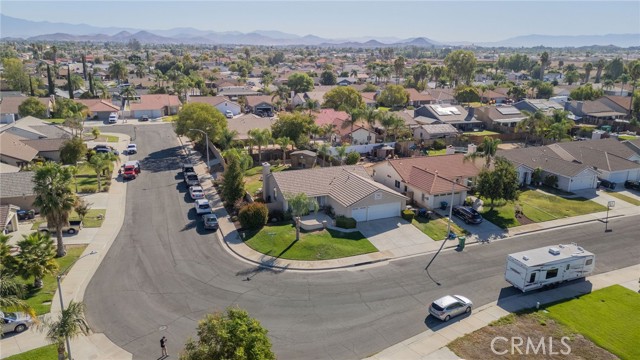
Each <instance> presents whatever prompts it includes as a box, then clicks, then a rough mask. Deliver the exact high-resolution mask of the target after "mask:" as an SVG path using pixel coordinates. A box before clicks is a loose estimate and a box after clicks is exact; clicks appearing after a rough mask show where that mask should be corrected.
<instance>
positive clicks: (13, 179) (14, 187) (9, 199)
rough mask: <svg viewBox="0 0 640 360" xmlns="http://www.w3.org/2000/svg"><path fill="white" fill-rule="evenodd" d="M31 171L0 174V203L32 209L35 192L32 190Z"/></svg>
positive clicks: (32, 173) (32, 174)
mask: <svg viewBox="0 0 640 360" xmlns="http://www.w3.org/2000/svg"><path fill="white" fill-rule="evenodd" d="M34 174H35V173H34V172H33V171H20V172H17V173H8V174H2V176H0V205H14V206H17V207H19V208H20V209H33V202H34V201H35V199H36V194H35V193H34V191H33V187H34V186H35V184H34V182H33V176H34Z"/></svg>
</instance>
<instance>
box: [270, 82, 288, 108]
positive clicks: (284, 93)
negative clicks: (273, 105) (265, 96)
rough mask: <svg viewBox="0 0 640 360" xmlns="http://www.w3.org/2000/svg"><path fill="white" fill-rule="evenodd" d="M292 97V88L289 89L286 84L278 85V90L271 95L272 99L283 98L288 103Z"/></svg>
mask: <svg viewBox="0 0 640 360" xmlns="http://www.w3.org/2000/svg"><path fill="white" fill-rule="evenodd" d="M290 97H291V89H289V87H288V86H286V85H278V87H277V88H276V91H274V93H273V96H272V97H271V101H273V100H274V99H275V98H278V99H280V100H282V102H283V103H284V104H285V106H286V105H288V104H289V99H290Z"/></svg>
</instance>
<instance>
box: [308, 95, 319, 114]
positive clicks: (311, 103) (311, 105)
mask: <svg viewBox="0 0 640 360" xmlns="http://www.w3.org/2000/svg"><path fill="white" fill-rule="evenodd" d="M304 107H305V108H306V109H308V110H309V115H311V112H312V111H316V110H317V109H318V108H320V102H319V101H318V100H314V99H312V98H308V99H306V100H305V101H304Z"/></svg>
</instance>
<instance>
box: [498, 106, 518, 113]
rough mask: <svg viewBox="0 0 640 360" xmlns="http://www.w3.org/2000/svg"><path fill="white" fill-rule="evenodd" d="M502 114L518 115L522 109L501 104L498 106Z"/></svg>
mask: <svg viewBox="0 0 640 360" xmlns="http://www.w3.org/2000/svg"><path fill="white" fill-rule="evenodd" d="M497 109H498V111H499V112H500V114H502V115H518V114H520V110H518V109H516V108H514V107H513V106H501V107H499V108H497Z"/></svg>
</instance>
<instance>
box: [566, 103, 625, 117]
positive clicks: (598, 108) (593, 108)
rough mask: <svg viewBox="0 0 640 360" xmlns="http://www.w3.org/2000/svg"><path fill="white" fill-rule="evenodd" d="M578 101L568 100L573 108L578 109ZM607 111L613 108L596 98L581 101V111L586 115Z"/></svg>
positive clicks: (611, 110)
mask: <svg viewBox="0 0 640 360" xmlns="http://www.w3.org/2000/svg"><path fill="white" fill-rule="evenodd" d="M578 103H580V102H579V101H570V102H569V104H571V106H572V107H573V108H574V109H578ZM609 112H614V110H613V109H612V108H610V107H609V106H607V105H605V104H604V103H602V102H600V101H597V100H588V101H583V102H582V113H583V114H587V115H594V114H598V113H609ZM621 115H624V114H621Z"/></svg>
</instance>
